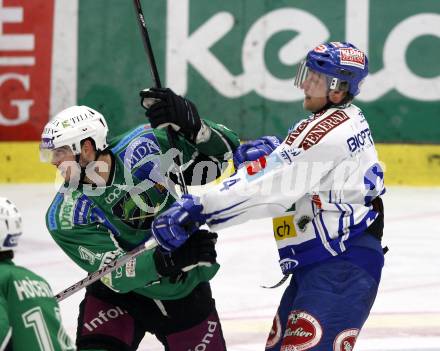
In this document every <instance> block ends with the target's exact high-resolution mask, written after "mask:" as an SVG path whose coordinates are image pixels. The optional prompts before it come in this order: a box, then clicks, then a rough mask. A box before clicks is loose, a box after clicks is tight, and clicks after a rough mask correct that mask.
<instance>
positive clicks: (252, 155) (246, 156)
mask: <svg viewBox="0 0 440 351" xmlns="http://www.w3.org/2000/svg"><path fill="white" fill-rule="evenodd" d="M280 144H281V140H280V139H279V138H278V137H276V136H263V137H261V138H259V139H256V140H253V141H250V142H247V143H244V144H241V145H240V146H239V147H238V148H237V149H236V150H235V151H234V156H233V159H234V167H235V169H238V168H239V167H240V166H241V165H243V163H245V162H248V161H255V160H258V159H259V158H260V157H262V156H267V155H270V154H271V153H272V151H273V150H275V149H276V148H277V147H278V146H279V145H280Z"/></svg>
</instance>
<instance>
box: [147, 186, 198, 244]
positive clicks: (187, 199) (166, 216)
mask: <svg viewBox="0 0 440 351" xmlns="http://www.w3.org/2000/svg"><path fill="white" fill-rule="evenodd" d="M202 210H203V206H202V205H201V204H200V201H199V198H198V197H196V196H193V195H189V194H185V195H183V196H182V198H181V199H180V200H179V201H176V202H175V203H174V204H173V205H172V206H171V207H170V208H169V209H168V210H166V211H164V212H163V213H161V214H160V215H159V216H157V217H156V218H155V219H154V221H153V223H152V224H151V230H152V233H153V236H154V238H155V239H156V240H157V242H158V244H159V245H160V246H161V247H162V248H163V249H164V250H166V251H174V250H176V249H177V248H178V247H180V246H182V245H183V244H184V243H185V241H186V240H187V239H188V238H189V237H190V235H191V234H192V233H194V232H195V231H196V230H197V229H198V228H199V227H200V226H201V225H202V224H204V223H205V222H206V218H205V216H204V215H203V214H202Z"/></svg>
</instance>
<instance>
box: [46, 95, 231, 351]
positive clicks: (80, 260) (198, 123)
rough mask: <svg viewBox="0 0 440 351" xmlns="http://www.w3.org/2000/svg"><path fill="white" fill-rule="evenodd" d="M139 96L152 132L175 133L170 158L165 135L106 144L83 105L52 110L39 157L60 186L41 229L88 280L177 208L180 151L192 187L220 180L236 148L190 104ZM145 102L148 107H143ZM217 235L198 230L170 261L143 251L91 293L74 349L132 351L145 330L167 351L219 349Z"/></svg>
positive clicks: (103, 130) (139, 131)
mask: <svg viewBox="0 0 440 351" xmlns="http://www.w3.org/2000/svg"><path fill="white" fill-rule="evenodd" d="M141 96H142V102H143V105H144V107H147V108H148V111H147V115H148V117H149V118H150V121H151V122H152V124H153V125H157V122H158V121H160V123H162V122H167V121H168V122H169V124H171V125H172V127H173V128H174V129H176V130H178V131H179V134H178V135H177V138H176V140H175V147H176V148H177V149H178V150H176V149H175V148H173V147H172V145H170V143H169V141H168V138H167V134H166V131H165V130H164V129H153V128H151V126H150V125H141V126H139V127H137V128H135V129H133V130H130V131H128V132H127V133H125V134H124V135H122V136H119V137H116V138H114V139H113V140H111V141H110V142H109V143H108V142H107V138H106V137H107V132H108V127H107V123H106V121H105V119H104V117H103V116H102V115H101V114H100V113H99V112H97V111H95V110H93V109H91V108H89V107H86V106H73V107H70V108H67V109H66V110H64V111H62V112H60V113H59V114H58V115H56V116H55V117H54V118H53V119H52V120H51V121H50V122H49V123H48V124H47V125H46V126H45V128H44V131H43V134H42V141H41V145H40V149H41V154H42V159H46V160H47V161H49V162H51V163H52V164H53V165H54V166H56V167H57V168H58V170H59V171H60V173H61V174H62V176H63V177H64V180H65V183H64V185H63V186H62V187H61V189H60V190H59V192H58V193H57V195H56V196H55V198H54V200H53V202H52V204H51V206H50V208H49V209H48V211H47V215H46V224H47V228H48V229H49V231H50V233H51V235H52V237H53V238H54V240H55V241H56V242H57V244H58V245H59V246H60V247H61V248H62V249H63V250H64V251H65V253H66V254H67V255H68V256H69V257H70V258H71V259H72V260H74V261H75V262H76V263H77V264H78V265H79V266H80V267H82V268H83V269H84V270H86V271H87V272H94V271H96V270H98V269H99V268H100V267H102V266H103V265H106V264H108V263H109V262H110V261H111V260H113V259H114V258H116V257H119V256H121V255H124V254H125V253H126V252H127V251H129V250H131V249H133V248H134V247H136V246H138V245H140V244H141V243H142V242H145V241H146V240H148V239H149V238H150V237H151V231H150V224H151V222H152V220H153V218H154V216H155V215H157V214H158V213H161V212H162V211H163V210H165V209H167V208H168V207H169V206H170V205H171V204H172V203H174V201H175V197H174V196H173V193H174V191H175V190H174V183H173V180H176V179H177V178H179V179H180V178H181V177H179V172H177V171H176V169H175V167H173V165H174V163H173V159H175V157H176V153H177V152H178V151H179V152H180V154H181V157H182V158H181V163H182V169H183V170H184V172H183V178H184V180H185V181H186V183H187V184H188V185H200V184H204V183H206V182H208V181H211V180H214V179H215V178H216V177H217V176H218V175H220V174H221V171H222V169H224V167H225V165H227V159H228V158H229V157H230V156H231V155H232V152H233V151H234V150H235V149H236V147H237V146H238V145H239V139H238V138H237V136H236V135H235V134H234V133H233V132H231V131H230V130H229V129H227V128H226V127H224V126H222V125H218V124H215V123H213V122H211V121H207V120H201V119H200V117H199V115H198V112H197V110H196V108H195V107H194V105H193V104H192V103H191V102H190V101H189V100H187V99H184V98H182V97H180V96H178V95H176V94H174V93H173V92H172V91H171V90H170V89H159V90H156V89H152V90H145V91H143V92H141ZM150 98H153V99H154V100H153V101H154V102H156V103H155V104H154V105H153V106H154V107H151V106H150V105H149V104H148V105H147V104H146V102H147V100H149V99H150ZM159 100H160V101H159ZM165 120H166V121H165ZM180 182H183V180H182V179H180ZM194 220H195V219H194ZM216 237H217V234H215V233H209V232H207V231H198V232H197V233H196V234H195V235H194V236H193V237H192V238H193V239H192V240H190V241H188V243H186V244H185V245H183V246H182V248H181V249H179V250H177V251H175V252H173V253H172V254H170V253H169V252H166V251H165V250H162V249H158V248H157V249H153V250H150V251H147V252H145V253H143V254H141V255H140V256H138V257H137V258H135V259H133V260H131V261H130V262H129V263H128V264H126V265H125V266H123V267H122V268H119V269H116V270H115V271H113V272H112V273H111V274H108V275H107V276H105V277H104V278H102V279H101V281H99V282H97V283H95V284H92V285H91V286H89V287H88V288H87V290H86V295H85V297H84V300H83V301H82V303H81V305H80V314H79V318H78V329H77V341H76V342H77V347H78V349H81V350H83V349H87V350H90V349H93V350H98V349H99V350H136V349H137V347H138V345H139V343H140V341H141V340H142V338H143V336H144V334H145V333H146V332H149V333H151V334H154V335H155V336H156V337H157V339H158V340H159V341H160V342H162V344H163V345H164V347H165V349H166V350H170V351H177V350H185V351H186V350H190V349H191V350H193V349H197V348H203V349H204V350H211V351H214V350H215V351H219V350H225V349H226V346H225V342H224V338H223V335H222V330H221V325H220V321H219V319H218V316H217V311H216V308H215V302H214V299H213V298H212V296H211V290H210V285H209V280H210V279H211V278H212V277H213V276H214V275H215V274H216V272H217V270H218V268H219V266H218V264H217V263H216V252H215V247H214V245H215V241H216Z"/></svg>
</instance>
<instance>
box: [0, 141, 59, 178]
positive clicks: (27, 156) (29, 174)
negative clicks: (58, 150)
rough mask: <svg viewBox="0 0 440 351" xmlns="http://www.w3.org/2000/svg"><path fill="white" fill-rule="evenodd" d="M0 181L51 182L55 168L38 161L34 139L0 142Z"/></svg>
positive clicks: (36, 145) (36, 143)
mask: <svg viewBox="0 0 440 351" xmlns="http://www.w3.org/2000/svg"><path fill="white" fill-rule="evenodd" d="M0 160H1V171H0V183H51V182H53V181H54V180H55V175H56V168H55V167H54V166H52V165H50V164H46V163H42V162H40V153H39V143H38V142H35V141H22V142H0Z"/></svg>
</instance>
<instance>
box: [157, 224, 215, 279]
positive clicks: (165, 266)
mask: <svg viewBox="0 0 440 351" xmlns="http://www.w3.org/2000/svg"><path fill="white" fill-rule="evenodd" d="M217 237H218V235H217V233H212V232H209V231H207V230H197V231H195V232H194V234H192V235H191V236H190V237H189V239H188V240H187V241H186V242H185V243H184V244H183V245H182V246H181V247H179V248H178V249H177V250H176V251H174V252H168V251H164V250H163V249H161V248H160V247H159V248H156V250H155V251H154V253H153V259H154V264H155V265H156V270H157V273H159V275H161V276H162V277H169V278H170V280H171V281H172V282H178V281H180V280H182V279H184V277H185V272H188V271H190V270H191V269H193V268H195V267H198V266H206V267H210V266H212V265H213V264H214V263H215V262H216V257H217V252H216V251H215V244H216V242H217Z"/></svg>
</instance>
